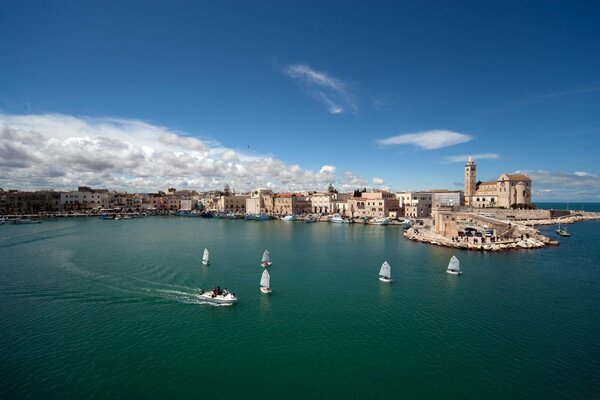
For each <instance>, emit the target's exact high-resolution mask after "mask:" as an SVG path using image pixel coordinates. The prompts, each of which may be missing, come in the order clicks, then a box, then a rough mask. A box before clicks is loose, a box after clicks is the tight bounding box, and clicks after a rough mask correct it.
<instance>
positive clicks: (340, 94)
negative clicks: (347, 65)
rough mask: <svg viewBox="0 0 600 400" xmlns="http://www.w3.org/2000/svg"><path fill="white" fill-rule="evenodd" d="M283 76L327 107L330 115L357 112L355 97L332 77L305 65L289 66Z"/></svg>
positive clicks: (345, 85) (346, 86) (344, 85)
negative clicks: (349, 110)
mask: <svg viewBox="0 0 600 400" xmlns="http://www.w3.org/2000/svg"><path fill="white" fill-rule="evenodd" d="M282 72H283V74H284V75H286V76H288V77H289V78H291V79H293V80H294V81H295V82H296V83H298V85H299V86H300V87H301V88H302V90H304V91H305V92H306V93H308V94H309V95H310V96H311V97H313V98H315V99H316V100H317V101H319V102H320V103H322V104H323V105H325V106H326V107H327V110H328V111H329V113H330V114H342V113H344V112H346V110H347V109H348V108H349V109H351V110H353V111H358V104H357V102H356V99H355V96H354V95H353V94H352V93H351V92H350V90H349V89H348V85H347V84H345V83H344V82H342V81H340V80H339V79H337V78H334V77H333V76H331V75H329V74H327V73H325V72H321V71H316V70H314V69H312V68H311V67H310V66H309V65H305V64H290V65H288V66H286V67H285V68H284V69H283V71H282Z"/></svg>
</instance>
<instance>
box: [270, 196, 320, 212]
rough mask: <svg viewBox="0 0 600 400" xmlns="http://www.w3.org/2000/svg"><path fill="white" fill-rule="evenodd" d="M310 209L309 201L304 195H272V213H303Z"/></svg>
mask: <svg viewBox="0 0 600 400" xmlns="http://www.w3.org/2000/svg"><path fill="white" fill-rule="evenodd" d="M310 211H311V202H310V200H309V199H308V198H307V197H306V196H302V195H297V194H295V193H279V194H276V195H274V196H273V214H275V215H289V214H305V213H309V212H310Z"/></svg>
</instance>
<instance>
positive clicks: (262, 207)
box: [246, 189, 273, 214]
mask: <svg viewBox="0 0 600 400" xmlns="http://www.w3.org/2000/svg"><path fill="white" fill-rule="evenodd" d="M272 210H273V191H272V190H270V189H256V190H253V191H252V192H251V193H250V198H248V199H246V213H248V214H261V213H271V212H272Z"/></svg>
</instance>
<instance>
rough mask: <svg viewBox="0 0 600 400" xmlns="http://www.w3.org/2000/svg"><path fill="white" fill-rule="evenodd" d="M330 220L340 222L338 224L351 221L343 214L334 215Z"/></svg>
mask: <svg viewBox="0 0 600 400" xmlns="http://www.w3.org/2000/svg"><path fill="white" fill-rule="evenodd" d="M329 222H334V223H338V224H349V223H350V221H348V220H347V219H344V218H343V217H342V216H341V215H337V214H336V215H334V216H332V217H331V218H329Z"/></svg>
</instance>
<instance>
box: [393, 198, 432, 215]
mask: <svg viewBox="0 0 600 400" xmlns="http://www.w3.org/2000/svg"><path fill="white" fill-rule="evenodd" d="M396 197H398V198H399V199H401V201H402V205H403V206H404V216H406V217H408V218H427V217H429V216H430V215H431V205H432V202H433V194H432V193H430V192H400V193H396Z"/></svg>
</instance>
